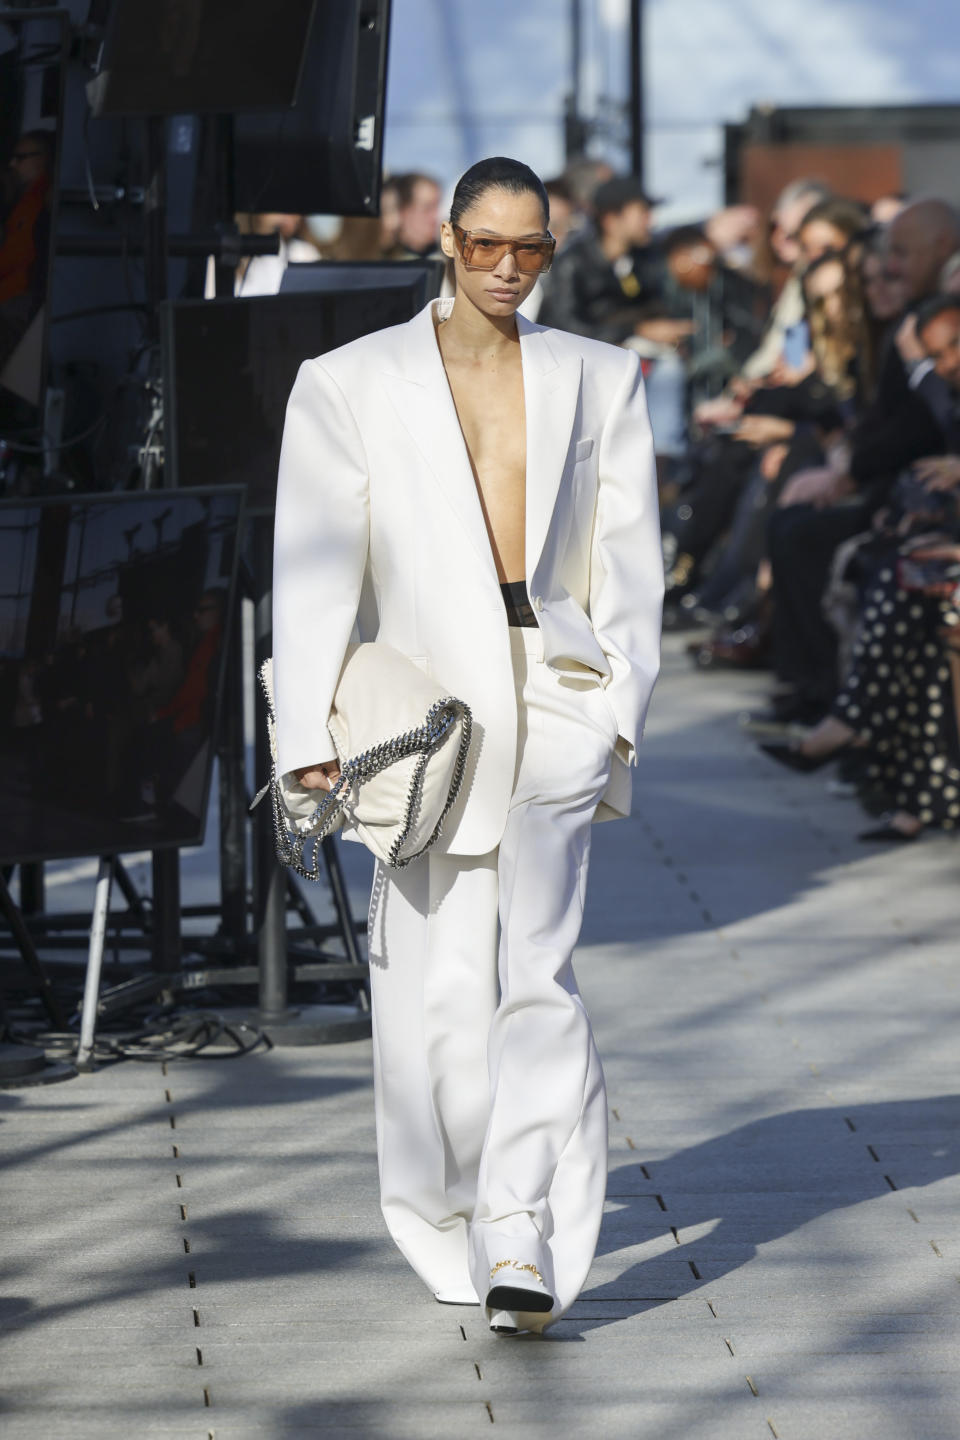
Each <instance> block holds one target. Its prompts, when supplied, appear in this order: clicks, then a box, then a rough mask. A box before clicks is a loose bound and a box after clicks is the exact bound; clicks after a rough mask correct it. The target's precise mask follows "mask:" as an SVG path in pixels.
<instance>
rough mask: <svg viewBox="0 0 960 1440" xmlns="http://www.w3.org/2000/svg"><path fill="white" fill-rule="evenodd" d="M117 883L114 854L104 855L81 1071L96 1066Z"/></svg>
mask: <svg viewBox="0 0 960 1440" xmlns="http://www.w3.org/2000/svg"><path fill="white" fill-rule="evenodd" d="M112 882H113V856H112V855H102V856H101V857H100V868H99V870H98V871H97V889H96V894H95V896H94V901H93V919H92V920H91V923H90V952H89V957H88V959H87V973H86V977H85V979H84V983H83V1010H82V1012H81V1016H80V1044H79V1047H78V1049H77V1058H76V1060H75V1061H74V1064H75V1065H76V1067H77V1069H78V1070H92V1069H93V1041H94V1032H95V1030H96V1025H97V1002H98V1000H99V998H100V972H101V970H102V969H103V946H104V941H105V939H106V934H107V915H108V913H109V910H110V886H111V884H112Z"/></svg>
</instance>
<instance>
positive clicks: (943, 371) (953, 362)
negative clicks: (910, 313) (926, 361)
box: [920, 310, 960, 390]
mask: <svg viewBox="0 0 960 1440" xmlns="http://www.w3.org/2000/svg"><path fill="white" fill-rule="evenodd" d="M920 340H921V343H922V345H923V348H924V349H925V350H926V352H927V354H928V355H929V356H930V359H931V360H932V361H933V363H934V368H935V369H936V372H937V374H938V375H939V376H940V378H941V379H942V380H946V382H947V384H948V385H949V386H950V388H951V389H952V390H960V310H946V311H944V313H943V314H942V315H937V316H935V317H934V319H933V320H931V321H929V322H928V323H927V324H926V325H924V327H923V329H922V330H921V332H920Z"/></svg>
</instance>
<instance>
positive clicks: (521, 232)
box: [440, 187, 547, 319]
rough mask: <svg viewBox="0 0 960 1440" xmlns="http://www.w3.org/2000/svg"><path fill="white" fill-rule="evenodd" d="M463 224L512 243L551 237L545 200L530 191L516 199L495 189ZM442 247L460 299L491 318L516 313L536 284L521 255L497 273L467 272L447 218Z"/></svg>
mask: <svg viewBox="0 0 960 1440" xmlns="http://www.w3.org/2000/svg"><path fill="white" fill-rule="evenodd" d="M460 226H461V228H462V229H464V230H470V231H472V232H473V233H474V234H478V235H484V234H486V235H498V236H503V237H509V238H510V239H511V240H543V239H545V238H546V236H547V225H546V219H545V216H544V213H543V210H542V209H541V206H540V201H539V199H538V198H537V196H536V195H534V194H533V192H532V191H529V190H526V191H524V192H523V194H522V195H512V194H510V192H509V191H507V190H500V189H498V188H495V187H491V188H490V189H489V190H487V191H486V192H485V193H484V194H483V195H482V196H481V197H480V199H479V200H478V201H477V202H476V203H475V204H474V205H471V206H470V209H469V210H466V211H464V214H463V216H462V218H461V220H460ZM440 245H441V247H442V249H443V253H444V254H445V255H449V256H450V257H451V259H452V260H453V264H454V272H455V274H456V279H457V294H458V296H460V295H462V296H463V297H464V298H465V299H467V300H469V301H470V303H471V304H472V305H475V306H476V308H477V309H478V310H480V311H481V312H482V313H483V314H484V315H489V316H490V317H491V318H492V319H503V318H504V316H509V315H513V314H515V313H516V310H517V307H518V306H519V305H522V304H523V302H524V300H526V298H527V296H528V295H529V294H530V291H531V290H532V289H533V287H534V285H536V283H537V273H536V272H535V271H533V272H531V271H527V270H520V269H519V268H518V266H517V259H516V256H515V255H511V254H510V253H509V252H508V253H507V254H506V255H504V257H503V259H502V260H500V261H499V263H498V264H497V265H495V266H494V268H493V269H492V270H474V269H467V267H466V266H465V265H464V263H463V259H462V257H461V255H460V246H459V244H458V243H457V239H456V236H455V235H454V232H453V226H452V225H451V224H450V222H449V221H447V220H445V221H444V223H443V229H442V231H441V235H440Z"/></svg>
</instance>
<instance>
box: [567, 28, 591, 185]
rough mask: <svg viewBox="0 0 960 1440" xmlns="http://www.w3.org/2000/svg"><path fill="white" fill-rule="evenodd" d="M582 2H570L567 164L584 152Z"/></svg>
mask: <svg viewBox="0 0 960 1440" xmlns="http://www.w3.org/2000/svg"><path fill="white" fill-rule="evenodd" d="M581 4H582V0H570V90H569V93H568V94H567V103H566V114H565V115H564V153H565V155H566V158H567V163H568V164H569V162H570V161H571V160H578V159H580V158H581V156H582V155H583V154H584V152H585V151H586V138H587V137H586V126H585V125H584V123H583V117H582V115H581V113H580V107H581V105H582V102H583V89H582V85H581V71H582V68H583V14H582V8H581Z"/></svg>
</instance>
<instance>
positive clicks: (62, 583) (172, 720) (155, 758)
mask: <svg viewBox="0 0 960 1440" xmlns="http://www.w3.org/2000/svg"><path fill="white" fill-rule="evenodd" d="M242 504H243V495H242V492H241V491H240V490H236V489H234V490H227V489H222V490H215V491H199V492H198V491H195V490H194V491H185V490H184V491H177V492H170V491H141V492H140V493H137V494H129V495H109V496H104V495H99V496H94V495H87V496H83V497H82V498H79V497H78V498H73V497H70V498H56V499H49V500H18V501H12V500H11V501H4V502H3V503H0V814H2V816H3V823H2V825H0V862H2V863H4V864H10V863H14V862H17V861H21V860H56V859H63V858H65V857H68V856H71V855H113V854H119V853H123V852H126V851H130V850H154V849H158V848H161V847H164V846H169V845H196V844H199V843H200V842H201V841H202V839H203V834H204V828H205V820H206V808H207V795H208V790H209V785H210V770H211V764H212V760H213V751H214V745H215V737H216V731H217V716H218V711H219V705H220V693H221V690H222V688H223V671H224V662H225V658H226V637H227V633H228V628H229V620H230V616H231V614H232V607H233V591H234V583H235V573H236V562H237V554H238V543H237V542H238V534H239V528H240V519H241V511H242Z"/></svg>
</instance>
